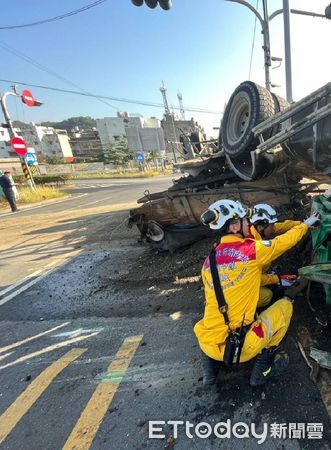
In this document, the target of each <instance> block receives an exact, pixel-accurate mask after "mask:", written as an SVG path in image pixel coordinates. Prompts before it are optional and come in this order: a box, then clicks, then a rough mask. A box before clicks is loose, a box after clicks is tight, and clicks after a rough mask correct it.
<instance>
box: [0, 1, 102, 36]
mask: <svg viewBox="0 0 331 450" xmlns="http://www.w3.org/2000/svg"><path fill="white" fill-rule="evenodd" d="M106 1H107V0H97V1H95V2H93V3H89V4H88V5H85V6H83V7H82V8H79V9H75V10H73V11H69V12H67V13H64V14H61V15H59V16H55V17H51V18H49V19H43V20H38V21H37V22H32V23H25V24H22V25H8V26H3V27H0V30H14V29H15V28H27V27H34V26H36V25H43V24H44V23H49V22H55V21H57V20H61V19H64V18H66V17H70V16H74V15H76V14H79V13H81V12H84V11H87V10H88V9H91V8H94V7H96V6H98V5H100V4H101V3H105V2H106Z"/></svg>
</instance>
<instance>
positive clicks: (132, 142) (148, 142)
mask: <svg viewBox="0 0 331 450" xmlns="http://www.w3.org/2000/svg"><path fill="white" fill-rule="evenodd" d="M96 123H97V129H98V132H99V136H100V140H101V144H102V146H103V148H106V147H107V146H108V145H109V144H112V145H113V146H115V147H116V143H117V142H119V141H121V139H123V138H126V139H127V141H128V145H129V149H130V151H131V152H151V151H158V152H161V153H163V152H164V151H165V141H164V135H163V130H162V128H161V122H160V120H159V119H157V118H155V117H151V118H145V117H143V116H140V115H133V116H130V115H129V114H128V113H118V114H117V117H104V118H103V119H96Z"/></svg>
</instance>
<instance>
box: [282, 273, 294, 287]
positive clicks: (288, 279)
mask: <svg viewBox="0 0 331 450" xmlns="http://www.w3.org/2000/svg"><path fill="white" fill-rule="evenodd" d="M278 277H279V284H280V285H281V286H284V287H288V286H292V284H293V283H295V282H296V281H297V279H298V277H297V275H278Z"/></svg>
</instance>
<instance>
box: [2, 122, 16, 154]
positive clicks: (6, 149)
mask: <svg viewBox="0 0 331 450" xmlns="http://www.w3.org/2000/svg"><path fill="white" fill-rule="evenodd" d="M16 157H17V154H16V153H15V152H14V151H13V149H12V148H11V146H10V136H9V132H8V128H4V127H0V158H16Z"/></svg>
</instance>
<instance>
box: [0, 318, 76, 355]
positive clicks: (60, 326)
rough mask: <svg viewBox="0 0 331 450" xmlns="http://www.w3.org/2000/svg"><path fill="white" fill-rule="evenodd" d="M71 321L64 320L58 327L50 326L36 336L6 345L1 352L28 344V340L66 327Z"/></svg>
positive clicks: (0, 349) (0, 348) (1, 348)
mask: <svg viewBox="0 0 331 450" xmlns="http://www.w3.org/2000/svg"><path fill="white" fill-rule="evenodd" d="M70 323H71V322H64V323H61V325H57V326H56V327H53V328H50V329H49V330H46V331H43V332H42V333H39V334H35V335H34V336H30V337H28V338H26V339H23V340H22V341H16V342H14V343H13V344H9V345H6V347H0V353H3V352H7V351H8V350H11V349H12V348H15V347H19V346H20V345H23V344H26V343H27V342H30V341H33V340H34V339H38V338H39V337H41V336H45V335H46V334H49V333H53V331H56V330H59V329H60V328H63V327H66V326H67V325H69V324H70Z"/></svg>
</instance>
